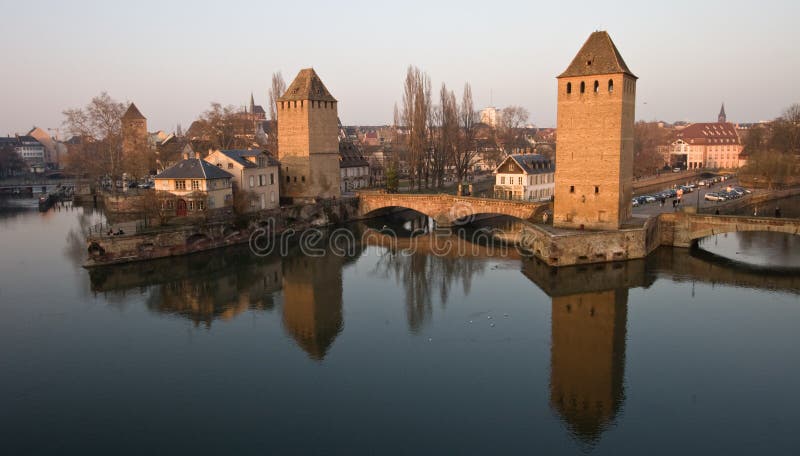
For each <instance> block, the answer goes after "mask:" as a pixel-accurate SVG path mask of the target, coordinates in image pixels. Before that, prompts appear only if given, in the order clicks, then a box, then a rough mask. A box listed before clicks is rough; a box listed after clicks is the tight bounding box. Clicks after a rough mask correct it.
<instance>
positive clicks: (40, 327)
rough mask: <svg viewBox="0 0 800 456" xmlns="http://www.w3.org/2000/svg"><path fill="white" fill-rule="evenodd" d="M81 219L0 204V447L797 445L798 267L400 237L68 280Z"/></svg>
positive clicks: (705, 448) (619, 449)
mask: <svg viewBox="0 0 800 456" xmlns="http://www.w3.org/2000/svg"><path fill="white" fill-rule="evenodd" d="M99 219H100V216H99V215H93V214H87V213H84V212H83V211H82V210H63V211H61V212H50V213H48V214H45V215H40V214H39V213H38V212H36V211H18V212H11V213H3V214H0V240H2V241H0V242H2V260H0V312H1V313H0V315H2V317H0V373H1V374H0V437H2V439H0V450H1V451H2V453H3V454H15V455H16V454H48V453H49V454H65V453H79V454H98V453H102V454H177V453H189V454H359V453H369V454H415V455H416V454H522V453H533V454H581V453H591V454H676V453H681V454H798V453H800V444H798V441H797V438H796V434H797V431H796V426H797V423H798V421H800V391H798V389H797V385H800V366H799V365H798V362H797V360H798V359H800V344H799V343H798V341H800V335H798V330H797V328H798V327H800V294H798V293H799V292H800V277H798V274H787V273H783V274H770V273H768V272H764V271H763V270H753V269H752V268H744V267H738V266H736V265H735V264H729V263H726V262H716V261H712V259H709V258H707V256H708V255H698V254H694V255H693V254H691V253H690V252H689V251H687V250H680V249H664V250H661V251H659V252H657V255H655V256H652V257H650V258H649V259H648V260H647V261H633V262H627V263H622V264H615V265H603V266H591V267H587V268H568V269H560V270H558V271H556V272H554V271H553V270H550V269H548V268H546V267H544V266H543V265H541V264H537V263H536V262H535V261H530V260H523V259H520V258H517V257H516V256H514V255H511V257H507V258H503V257H500V256H499V254H500V253H501V252H499V251H497V250H495V251H494V252H491V251H490V250H489V249H487V248H481V249H478V255H477V256H475V257H468V258H458V257H457V256H455V255H446V256H436V255H432V254H431V253H430V252H429V250H430V249H428V248H427V247H428V244H426V242H425V241H424V238H423V239H420V240H419V242H418V244H417V247H418V249H417V250H418V251H417V253H415V254H413V255H403V254H401V253H400V252H399V250H391V249H388V248H386V247H380V246H370V245H360V246H359V247H358V248H357V249H356V250H355V251H354V252H351V254H350V255H348V256H346V257H338V256H334V255H327V256H324V257H320V258H314V257H304V256H301V255H299V254H298V253H297V252H294V253H291V254H289V255H288V256H287V257H285V258H281V257H277V256H273V257H266V258H256V257H254V256H252V255H250V254H249V253H248V251H246V250H244V249H232V250H226V251H217V252H213V253H211V254H202V255H197V256H192V257H185V258H181V259H174V260H164V261H158V262H150V263H142V264H137V265H129V266H122V267H117V268H111V269H100V270H95V271H92V272H91V273H90V272H88V271H86V270H84V269H82V268H81V267H80V262H81V261H82V256H83V251H84V245H83V243H82V241H81V239H80V236H79V233H80V230H81V227H86V226H89V225H92V224H94V223H96V222H97V221H98V220H99ZM363 229H364V228H363V227H354V230H356V231H357V232H360V230H363ZM732 237H733V235H731V238H732ZM402 242H405V241H401V243H400V245H399V246H398V247H402V246H403V245H402ZM741 242H744V241H740V244H741ZM748 242H749V244H748V245H747V246H741V245H740V244H737V246H736V247H735V250H736V251H739V252H742V251H747V255H748V258H757V257H758V252H759V251H761V252H762V258H763V257H764V256H765V255H766V257H767V258H772V256H773V252H774V250H773V246H774V245H775V243H776V242H777V243H780V242H782V241H780V240H775V239H769V240H767V241H763V242H762V241H761V240H759V239H757V238H754V239H752V240H751V241H748ZM787 242H789V244H788V245H790V246H791V247H790V248H791V249H792V250H793V252H792V253H793V255H787V257H792V258H793V260H787V261H796V259H797V248H796V247H797V243H796V239H794V240H790V241H787ZM718 245H719V242H718Z"/></svg>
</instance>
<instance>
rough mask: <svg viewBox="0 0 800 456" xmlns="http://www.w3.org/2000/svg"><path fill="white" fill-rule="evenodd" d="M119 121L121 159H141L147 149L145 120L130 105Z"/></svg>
mask: <svg viewBox="0 0 800 456" xmlns="http://www.w3.org/2000/svg"><path fill="white" fill-rule="evenodd" d="M121 120H122V156H123V158H126V159H127V158H130V157H142V156H143V153H144V151H145V150H146V149H147V118H145V116H143V115H142V113H141V112H139V109H138V108H136V105H135V104H133V103H131V105H130V106H128V110H127V111H125V114H123V115H122V119H121Z"/></svg>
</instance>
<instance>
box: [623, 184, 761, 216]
mask: <svg viewBox="0 0 800 456" xmlns="http://www.w3.org/2000/svg"><path fill="white" fill-rule="evenodd" d="M695 183H696V182H695ZM728 186H731V187H737V186H739V182H738V181H737V180H736V179H729V180H727V181H725V182H717V183H716V184H714V185H712V186H711V187H696V188H695V189H694V191H693V192H691V193H684V195H683V197H682V198H681V205H683V206H691V207H697V203H698V198H699V202H700V210H701V211H702V212H706V213H709V212H713V210H714V207H716V206H718V205H719V203H718V202H716V201H706V200H705V195H706V193H708V192H717V191H720V190H724V189H725V188H726V187H728ZM664 190H666V188H665V189H664ZM763 191H764V190H757V191H754V192H753V193H757V192H758V193H760V192H763ZM653 193H657V192H653ZM673 199H674V198H667V200H666V202H665V203H664V206H663V207H661V204H660V203H659V202H655V203H648V204H644V205H641V206H638V207H634V208H633V214H634V215H657V214H660V213H662V212H672V211H673V210H674V209H673V208H672V200H673Z"/></svg>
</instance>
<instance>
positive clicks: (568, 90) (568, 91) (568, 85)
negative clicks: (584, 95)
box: [567, 82, 572, 95]
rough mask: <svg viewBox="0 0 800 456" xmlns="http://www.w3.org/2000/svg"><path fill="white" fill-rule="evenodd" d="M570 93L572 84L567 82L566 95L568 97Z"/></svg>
mask: <svg viewBox="0 0 800 456" xmlns="http://www.w3.org/2000/svg"><path fill="white" fill-rule="evenodd" d="M571 93H572V83H571V82H568V83H567V95H569V94H571Z"/></svg>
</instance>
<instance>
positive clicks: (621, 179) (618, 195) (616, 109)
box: [553, 32, 636, 230]
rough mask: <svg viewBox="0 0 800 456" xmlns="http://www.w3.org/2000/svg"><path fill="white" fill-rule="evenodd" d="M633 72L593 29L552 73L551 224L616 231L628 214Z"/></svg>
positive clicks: (631, 162)
mask: <svg viewBox="0 0 800 456" xmlns="http://www.w3.org/2000/svg"><path fill="white" fill-rule="evenodd" d="M635 98H636V76H634V75H633V73H631V72H630V70H629V69H628V67H627V66H626V65H625V62H624V61H623V60H622V57H621V56H620V54H619V51H618V50H617V48H616V46H614V43H613V42H612V41H611V38H610V37H609V36H608V33H606V32H594V33H592V35H591V36H590V37H589V39H588V40H587V41H586V43H585V44H584V45H583V47H582V48H581V50H580V51H579V52H578V54H577V56H576V57H575V59H574V60H573V61H572V63H571V64H570V66H569V67H568V68H567V70H566V71H565V72H564V73H562V74H561V75H560V76H559V77H558V120H557V122H558V146H557V153H556V175H555V181H556V187H555V201H554V204H555V207H554V214H553V223H554V226H556V227H559V228H586V229H594V230H609V229H612V230H613V229H619V228H620V227H621V226H622V225H623V224H624V223H625V222H626V221H627V220H628V219H630V217H631V192H632V182H633V122H634V103H635Z"/></svg>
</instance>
